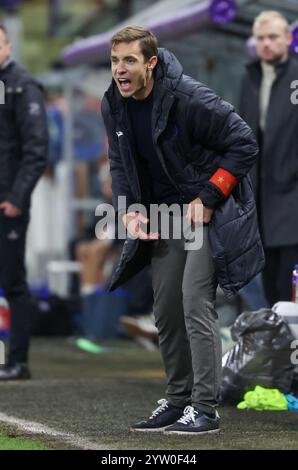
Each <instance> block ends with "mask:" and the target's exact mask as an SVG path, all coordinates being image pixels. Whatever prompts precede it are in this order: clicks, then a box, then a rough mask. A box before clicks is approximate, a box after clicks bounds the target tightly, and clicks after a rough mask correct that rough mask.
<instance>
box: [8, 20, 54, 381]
mask: <svg viewBox="0 0 298 470" xmlns="http://www.w3.org/2000/svg"><path fill="white" fill-rule="evenodd" d="M11 49H12V47H11V43H10V41H9V39H8V36H7V31H6V29H5V27H4V26H1V25H0V80H1V81H2V82H3V83H4V86H5V103H4V104H0V287H1V288H2V289H3V291H4V295H5V297H6V299H7V300H8V302H9V306H10V311H11V329H10V345H9V353H8V360H7V363H6V364H5V366H4V367H2V368H1V369H0V381H1V380H2V381H3V380H13V379H28V378H30V370H29V367H28V353H29V339H30V330H31V323H32V319H33V312H34V304H33V301H32V298H31V295H30V293H29V289H28V286H27V282H26V269H25V244H26V233H27V228H28V224H29V218H30V196H31V193H32V191H33V189H34V187H35V185H36V183H37V181H38V179H39V177H40V176H41V175H42V173H43V171H44V169H45V167H46V160H47V143H48V131H47V117H46V112H45V106H44V101H43V93H42V89H41V87H40V85H39V84H38V82H36V81H35V79H34V78H33V77H32V76H31V75H30V74H29V73H28V72H27V71H26V70H24V69H23V68H22V67H20V66H19V65H18V64H16V63H15V62H13V61H12V60H11V59H10V55H11Z"/></svg>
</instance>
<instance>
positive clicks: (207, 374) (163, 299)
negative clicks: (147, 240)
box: [151, 226, 221, 412]
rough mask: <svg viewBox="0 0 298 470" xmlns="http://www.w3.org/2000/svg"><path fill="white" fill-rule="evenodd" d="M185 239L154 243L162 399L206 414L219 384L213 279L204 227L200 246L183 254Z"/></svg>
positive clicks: (217, 329) (219, 367) (155, 302)
mask: <svg viewBox="0 0 298 470" xmlns="http://www.w3.org/2000/svg"><path fill="white" fill-rule="evenodd" d="M184 244H185V240H184V238H181V239H179V240H178V239H173V238H172V237H171V235H170V239H168V240H165V239H161V240H158V241H156V242H154V247H153V256H152V263H151V267H152V282H153V291H154V315H155V321H156V326H157V329H158V335H159V345H160V351H161V355H162V359H163V363H164V367H165V372H166V376H167V390H166V397H167V399H168V400H169V401H170V402H171V403H172V404H173V405H175V406H179V407H184V406H186V405H189V404H190V403H191V404H192V405H193V406H195V407H196V408H198V409H201V410H202V411H205V412H210V411H211V412H212V409H213V408H214V407H215V406H216V405H217V400H218V392H219V385H220V380H221V339H220V330H219V321H218V315H217V313H216V311H215V308H214V303H215V293H216V287H217V279H216V276H215V272H214V265H213V261H212V258H211V255H210V250H209V243H208V226H204V228H203V245H202V247H201V248H200V249H197V250H193V251H186V250H185V245H184Z"/></svg>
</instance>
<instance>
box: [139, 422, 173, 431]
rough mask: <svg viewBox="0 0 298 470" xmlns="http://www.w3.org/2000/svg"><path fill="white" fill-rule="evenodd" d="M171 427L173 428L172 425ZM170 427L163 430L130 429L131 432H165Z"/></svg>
mask: <svg viewBox="0 0 298 470" xmlns="http://www.w3.org/2000/svg"><path fill="white" fill-rule="evenodd" d="M169 426H172V424H170V425H169ZM169 426H165V427H163V428H150V429H149V428H147V429H136V428H130V431H131V432H164V431H165V429H167V428H168V427H169Z"/></svg>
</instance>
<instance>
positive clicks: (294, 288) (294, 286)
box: [292, 264, 298, 304]
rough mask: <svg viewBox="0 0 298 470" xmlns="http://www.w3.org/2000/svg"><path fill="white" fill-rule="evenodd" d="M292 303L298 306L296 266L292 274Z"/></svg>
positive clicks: (297, 265)
mask: <svg viewBox="0 0 298 470" xmlns="http://www.w3.org/2000/svg"><path fill="white" fill-rule="evenodd" d="M292 302H294V303H295V304H298V264H296V265H295V267H294V269H293V273H292Z"/></svg>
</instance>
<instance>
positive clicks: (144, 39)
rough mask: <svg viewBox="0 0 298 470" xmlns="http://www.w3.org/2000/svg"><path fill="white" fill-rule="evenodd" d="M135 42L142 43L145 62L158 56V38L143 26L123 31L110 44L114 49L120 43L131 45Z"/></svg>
mask: <svg viewBox="0 0 298 470" xmlns="http://www.w3.org/2000/svg"><path fill="white" fill-rule="evenodd" d="M133 41H140V49H141V52H142V54H143V56H144V58H145V61H147V60H149V59H150V57H152V56H154V55H155V56H157V47H158V43H157V38H156V36H154V34H153V33H152V32H151V31H150V30H149V29H146V28H143V27H142V26H127V27H126V28H123V29H121V30H120V31H118V32H117V33H115V34H114V35H113V36H112V38H111V40H110V44H111V46H112V47H114V46H115V45H117V44H119V43H120V42H127V43H129V42H133Z"/></svg>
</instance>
